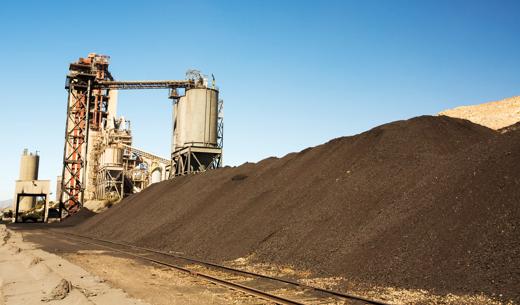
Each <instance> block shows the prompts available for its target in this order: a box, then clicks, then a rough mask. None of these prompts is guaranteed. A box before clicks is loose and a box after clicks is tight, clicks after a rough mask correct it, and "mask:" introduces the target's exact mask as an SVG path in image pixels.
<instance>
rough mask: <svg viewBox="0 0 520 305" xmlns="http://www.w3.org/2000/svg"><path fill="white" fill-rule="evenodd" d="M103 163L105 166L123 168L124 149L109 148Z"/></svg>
mask: <svg viewBox="0 0 520 305" xmlns="http://www.w3.org/2000/svg"><path fill="white" fill-rule="evenodd" d="M102 159H103V160H102V162H103V164H104V165H110V166H122V165H123V149H121V148H119V147H107V148H105V151H104V152H103V156H102Z"/></svg>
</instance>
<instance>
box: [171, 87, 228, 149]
mask: <svg viewBox="0 0 520 305" xmlns="http://www.w3.org/2000/svg"><path fill="white" fill-rule="evenodd" d="M174 109H175V110H176V111H177V113H176V116H175V130H174V138H175V149H180V148H182V147H185V146H202V147H216V146H217V124H218V91H217V90H215V89H210V88H194V89H188V90H186V95H185V96H183V97H181V98H180V99H179V101H178V102H177V107H176V108H174Z"/></svg>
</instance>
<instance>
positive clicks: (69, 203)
mask: <svg viewBox="0 0 520 305" xmlns="http://www.w3.org/2000/svg"><path fill="white" fill-rule="evenodd" d="M108 60H109V57H108V56H104V55H97V54H94V53H91V54H89V55H88V57H87V58H80V59H79V60H78V61H77V62H74V63H71V64H70V67H69V74H68V75H67V81H66V84H65V89H67V90H68V92H69V94H68V103H67V121H66V127H65V147H64V151H63V171H62V177H63V178H62V187H61V195H60V216H61V217H63V216H65V215H64V213H63V210H65V211H66V212H67V214H68V215H71V214H74V213H76V212H77V211H79V209H80V208H81V207H82V205H83V199H84V192H85V182H86V171H87V159H88V158H87V154H88V138H89V137H88V136H89V130H90V129H92V130H99V129H101V128H102V124H103V120H104V119H105V118H106V117H107V110H108V103H109V102H110V101H109V96H110V94H109V91H110V90H111V89H115V90H121V89H170V90H176V89H177V88H184V89H188V88H193V87H195V86H197V83H196V82H195V80H193V79H187V80H160V81H114V78H113V77H112V75H111V74H110V72H109V71H108V65H109V63H108ZM199 85H200V84H199Z"/></svg>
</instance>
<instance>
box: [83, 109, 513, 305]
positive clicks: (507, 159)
mask: <svg viewBox="0 0 520 305" xmlns="http://www.w3.org/2000/svg"><path fill="white" fill-rule="evenodd" d="M238 177H243V178H238ZM245 178H247V179H245ZM519 203H520V131H518V130H512V131H510V132H507V133H504V134H500V133H499V132H495V131H493V130H491V129H488V128H486V127H483V126H480V125H476V124H473V123H471V122H469V121H466V120H461V119H454V118H449V117H444V116H437V117H432V116H422V117H417V118H413V119H410V120H405V121H397V122H393V123H389V124H386V125H382V126H379V127H376V128H374V129H371V130H369V131H367V132H364V133H361V134H359V135H356V136H351V137H343V138H338V139H334V140H332V141H329V142H328V143H325V144H323V145H319V146H317V147H313V148H309V149H306V150H304V151H302V152H300V153H292V154H289V155H286V156H285V157H283V158H268V159H265V160H263V161H260V162H258V163H256V164H253V163H246V164H244V165H242V166H239V167H233V168H231V167H226V168H221V169H218V170H213V171H208V172H206V173H203V174H198V175H193V176H186V177H180V178H175V179H173V180H170V181H165V182H162V183H158V184H154V185H152V186H151V187H149V188H147V189H145V190H144V191H142V192H141V193H139V194H137V195H134V196H131V197H129V198H127V199H125V200H124V201H123V202H122V203H121V204H119V205H117V206H115V207H113V208H111V209H109V210H108V211H106V212H104V213H101V214H99V215H96V216H94V217H90V218H88V219H86V220H84V221H82V222H81V223H80V224H79V225H78V226H76V227H75V228H74V230H76V231H77V232H79V233H82V234H88V235H91V236H95V237H101V238H104V239H112V240H119V241H124V242H128V243H132V244H135V245H139V246H146V247H153V248H157V249H163V250H172V251H178V252H183V253H185V254H186V255H189V256H193V257H198V258H203V259H206V260H213V261H217V262H222V261H228V260H233V259H236V258H239V257H246V256H250V257H252V259H254V260H255V261H257V262H268V263H275V264H283V265H291V266H294V267H296V268H299V269H302V270H311V271H313V272H314V274H316V275H321V276H344V277H346V278H348V279H351V280H353V281H359V282H363V283H370V284H374V285H392V286H397V287H402V288H420V289H428V290H430V291H433V292H435V293H485V294H488V295H495V296H498V295H501V296H502V297H503V298H507V299H514V300H517V301H518V300H520V287H519V283H520V259H519V257H520V243H519V240H520V239H519V237H520V236H519V232H518V228H519V226H520V207H519Z"/></svg>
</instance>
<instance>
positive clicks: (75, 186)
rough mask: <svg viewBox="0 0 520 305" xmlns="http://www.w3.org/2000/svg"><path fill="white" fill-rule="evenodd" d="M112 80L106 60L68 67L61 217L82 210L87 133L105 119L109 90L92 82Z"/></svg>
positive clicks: (95, 58) (82, 60)
mask: <svg viewBox="0 0 520 305" xmlns="http://www.w3.org/2000/svg"><path fill="white" fill-rule="evenodd" d="M96 80H98V81H100V80H101V81H102V80H112V77H111V75H110V73H109V72H108V57H107V56H101V55H96V54H89V56H88V58H80V59H79V61H77V62H75V63H72V64H71V65H70V67H69V75H67V82H66V85H65V88H66V89H68V90H69V95H68V103H67V121H66V125H65V126H66V127H65V147H64V152H63V172H62V177H63V179H62V189H61V190H62V193H61V196H60V215H63V209H65V211H66V212H67V214H74V213H76V212H77V211H78V210H79V209H80V208H81V206H82V202H83V196H84V190H85V176H86V169H87V150H88V134H89V130H90V129H93V130H98V129H99V128H100V126H101V123H102V120H103V118H104V117H106V111H107V102H108V90H107V89H102V88H98V89H93V88H92V85H93V84H94V82H95V81H96Z"/></svg>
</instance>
